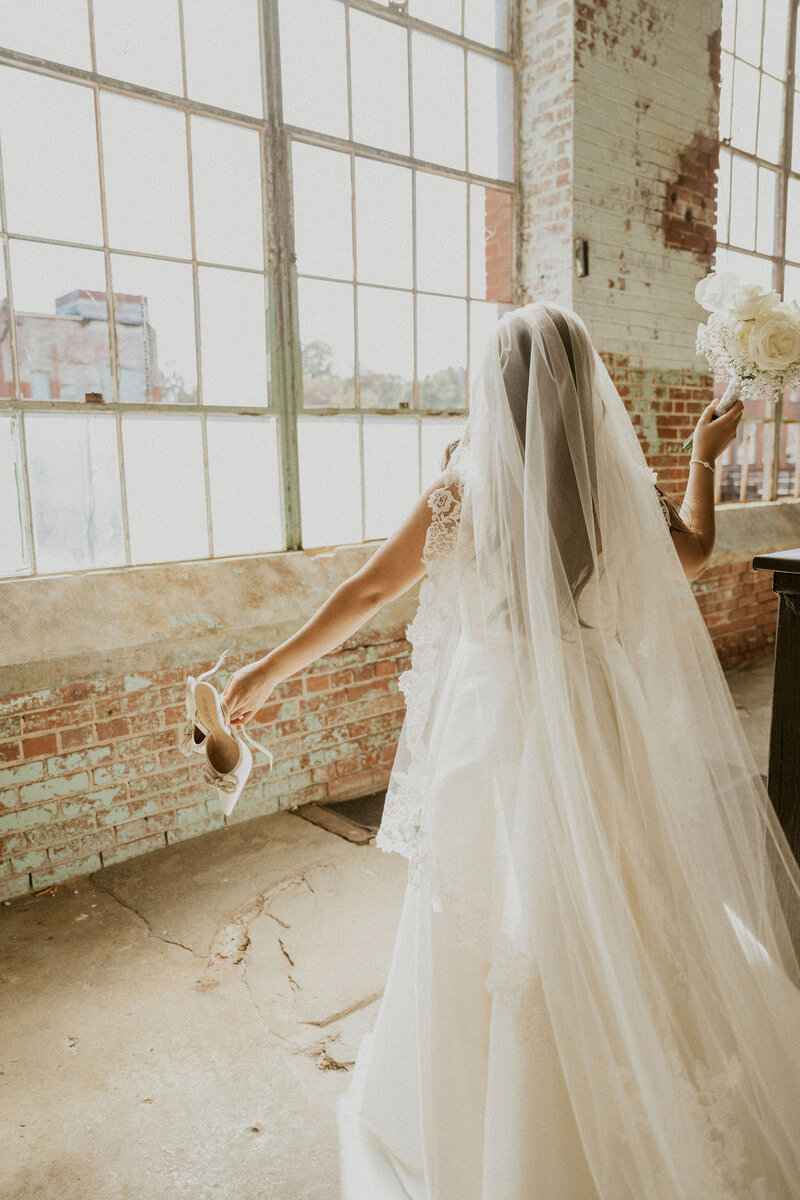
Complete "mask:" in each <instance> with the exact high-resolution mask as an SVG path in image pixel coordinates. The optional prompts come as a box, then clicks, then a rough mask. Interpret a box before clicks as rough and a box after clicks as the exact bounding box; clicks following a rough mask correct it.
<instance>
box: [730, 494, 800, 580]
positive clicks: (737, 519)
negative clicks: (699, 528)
mask: <svg viewBox="0 0 800 1200" xmlns="http://www.w3.org/2000/svg"><path fill="white" fill-rule="evenodd" d="M716 526H717V536H716V540H715V542H714V553H713V554H712V556H711V562H710V563H709V570H712V571H713V569H714V568H715V567H723V566H726V565H727V564H728V563H741V562H744V561H747V560H750V559H752V558H754V557H755V556H756V554H766V553H769V551H771V550H791V549H793V548H794V547H795V546H800V500H764V501H761V500H750V501H748V502H747V503H746V504H721V505H719V506H718V508H717V511H716Z"/></svg>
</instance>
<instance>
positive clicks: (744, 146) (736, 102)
mask: <svg viewBox="0 0 800 1200" xmlns="http://www.w3.org/2000/svg"><path fill="white" fill-rule="evenodd" d="M758 80H759V76H758V71H756V70H755V69H754V68H753V67H748V66H747V64H746V63H742V62H737V63H736V64H735V66H734V69H733V114H732V117H731V140H732V144H733V145H734V146H738V148H739V149H740V150H747V151H749V152H750V153H751V154H755V150H756V119H757V117H758Z"/></svg>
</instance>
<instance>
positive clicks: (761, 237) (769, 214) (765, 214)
mask: <svg viewBox="0 0 800 1200" xmlns="http://www.w3.org/2000/svg"><path fill="white" fill-rule="evenodd" d="M777 183H778V176H777V173H776V172H775V171H768V170H767V169H766V168H765V167H759V169H758V230H757V232H756V250H759V251H760V252H761V253H762V254H775V253H776V251H777V249H778V248H777V247H776V245H775V202H776V194H777V193H776V189H777Z"/></svg>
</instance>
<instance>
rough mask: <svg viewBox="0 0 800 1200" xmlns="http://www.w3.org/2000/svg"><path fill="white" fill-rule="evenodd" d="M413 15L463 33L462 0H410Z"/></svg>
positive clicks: (410, 9) (409, 9)
mask: <svg viewBox="0 0 800 1200" xmlns="http://www.w3.org/2000/svg"><path fill="white" fill-rule="evenodd" d="M408 11H409V13H410V15H411V16H412V17H419V18H420V19H421V20H422V21H429V22H430V24H431V25H439V26H441V28H442V29H452V31H453V33H461V0H409V5H408Z"/></svg>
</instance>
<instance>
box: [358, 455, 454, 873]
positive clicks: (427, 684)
mask: <svg viewBox="0 0 800 1200" xmlns="http://www.w3.org/2000/svg"><path fill="white" fill-rule="evenodd" d="M462 445H463V443H462ZM460 449H461V445H459V447H457V448H456V450H455V452H454V453H453V455H452V456H451V459H450V462H449V463H448V466H447V469H446V471H445V473H444V477H443V484H442V486H441V487H438V488H437V489H436V490H435V491H434V492H432V493H431V495H430V496H429V497H428V505H429V507H430V509H431V514H432V515H431V522H430V525H429V527H428V530H427V533H426V536H425V546H424V549H423V553H422V559H423V562H425V564H426V566H427V574H426V575H425V577H424V578H423V580H422V582H421V584H420V589H419V604H418V607H417V611H416V614H415V616H414V619H413V620H412V621H411V623H410V624H409V626H408V628H407V630H406V637H407V639H408V641H409V642H410V643H411V666H410V667H409V669H408V670H407V671H404V672H403V673H402V675H401V676H400V678H399V679H398V686H399V688H400V690H401V691H402V692H403V694H404V696H405V699H406V715H405V720H404V722H403V727H402V730H401V732H400V739H399V742H398V749H397V755H396V757H395V766H394V768H393V770H392V776H391V779H390V780H389V786H388V788H387V792H386V801H385V803H384V808H383V817H382V820H381V825H380V828H379V830H378V833H377V835H376V838H375V844H376V846H378V847H379V849H381V850H386V851H390V850H394V851H397V852H398V853H400V854H402V855H404V856H405V857H406V858H407V859H408V860H409V881H411V882H421V881H423V880H426V881H428V882H429V883H430V882H432V880H433V871H432V867H431V865H430V863H429V862H428V863H425V862H424V860H425V859H426V847H425V831H424V813H425V806H426V803H427V797H428V792H429V789H430V781H431V778H432V771H431V763H430V761H429V760H430V754H429V750H428V746H427V742H426V738H425V736H424V734H425V728H426V726H427V724H428V720H429V717H430V710H431V704H432V699H433V695H434V692H435V689H436V683H437V679H438V669H439V656H440V648H441V645H442V642H443V639H444V635H445V633H446V631H447V628H448V625H449V624H450V622H451V621H452V614H453V605H454V604H455V603H456V600H457V587H456V576H455V572H454V571H453V570H452V563H451V552H452V550H453V548H454V547H455V543H456V538H457V535H458V526H459V521H460V518H461V502H462V495H463V486H464V484H463V476H462V475H461V474H460V471H459V469H458V463H459V459H460V457H461V456H460V455H459V450H460Z"/></svg>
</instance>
